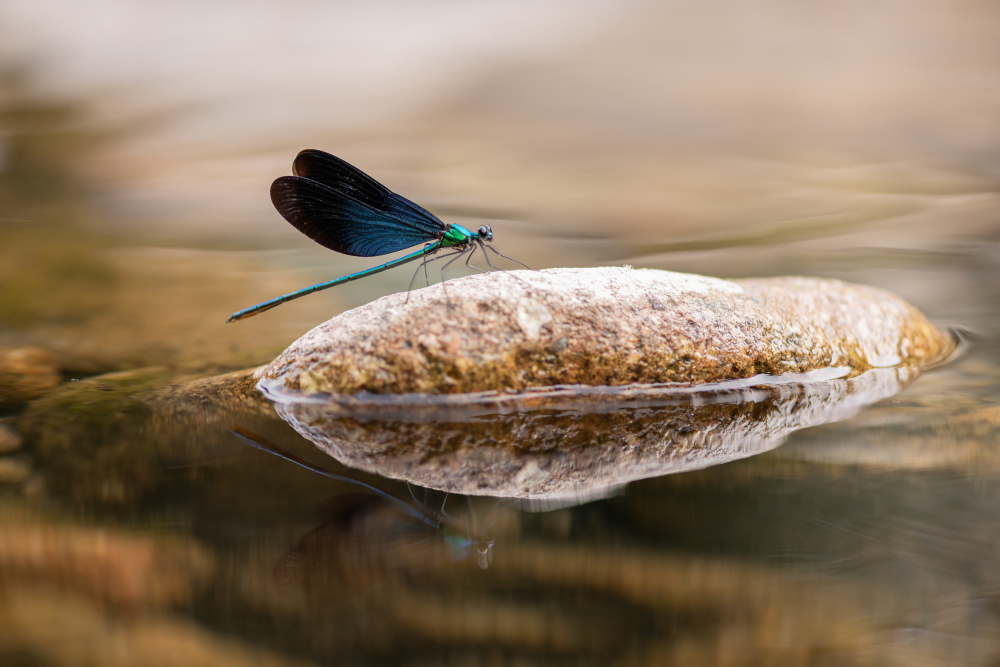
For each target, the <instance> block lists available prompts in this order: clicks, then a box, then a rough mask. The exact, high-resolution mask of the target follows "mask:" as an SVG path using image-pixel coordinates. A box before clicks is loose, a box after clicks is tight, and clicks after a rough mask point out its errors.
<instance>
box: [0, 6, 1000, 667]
mask: <svg viewBox="0 0 1000 667" xmlns="http://www.w3.org/2000/svg"><path fill="white" fill-rule="evenodd" d="M410 4H411V3H400V2H383V3H375V5H373V6H372V7H371V8H367V9H364V8H361V7H351V6H349V5H348V4H346V3H319V2H308V1H306V0H303V1H301V2H297V3H295V4H294V8H295V12H291V11H290V10H287V9H278V7H279V6H278V5H275V6H274V7H272V6H270V5H268V4H266V3H251V4H250V5H246V4H244V3H240V4H235V3H230V2H226V1H225V0H216V1H215V2H211V3H199V4H198V5H197V6H195V5H192V6H191V7H187V6H186V5H183V4H181V5H178V6H177V8H176V9H172V10H169V11H167V10H165V9H164V8H156V7H153V6H152V5H149V6H144V5H142V4H141V3H140V4H134V3H119V2H115V1H114V0H102V2H99V3H97V5H96V6H94V7H92V9H91V10H90V11H88V13H87V14H86V15H80V16H76V15H75V14H74V12H73V10H72V7H71V6H70V5H69V4H65V3H60V2H57V1H56V0H49V1H47V2H31V3H27V2H25V3H20V2H10V3H6V4H5V5H3V6H0V45H2V46H0V353H5V354H6V352H7V351H9V350H22V351H23V350H24V348H29V347H30V348H37V349H38V350H40V352H38V353H37V354H39V355H41V356H37V357H32V358H33V359H34V361H31V362H30V363H29V366H30V367H31V368H32V369H33V370H36V371H38V372H39V376H38V377H42V378H43V379H42V380H40V383H41V387H42V389H39V390H38V391H37V392H36V391H35V390H34V389H33V388H32V387H26V386H19V387H18V388H16V389H15V391H14V392H13V393H11V392H10V391H7V390H5V389H4V388H3V387H0V449H3V450H4V451H3V452H2V453H0V662H2V663H3V664H5V665H81V664H91V665H132V664H135V665H157V664H162V665H173V664H177V665H180V664H184V665H201V664H204V665H215V664H231V665H244V664H245V665H286V664H287V665H292V664H296V665H299V664H301V665H309V664H314V665H318V664H359V665H360V664H364V665H369V664H385V665H391V664H414V665H420V664H427V665H437V664H460V665H465V664H471V665H479V664H567V665H570V664H572V665H576V664H594V665H605V664H686V665H688V664H690V665H700V664H704V665H716V664H725V665H761V664H780V665H799V664H801V665H841V664H871V665H886V664H899V665H925V664H926V665H952V664H969V665H979V664H982V665H993V664H997V662H998V661H1000V630H998V628H1000V524H998V522H997V520H996V508H997V506H998V503H1000V448H998V445H997V443H998V442H1000V437H998V436H1000V348H998V345H997V343H996V341H997V334H998V332H1000V296H998V295H1000V194H998V189H997V183H998V177H1000V152H998V148H1000V134H998V131H997V126H996V123H995V119H996V118H997V117H998V112H1000V108H998V106H1000V104H998V101H997V100H998V97H997V95H996V91H997V90H1000V68H998V67H997V63H1000V53H998V51H1000V47H998V46H997V45H998V44H1000V39H997V38H996V37H997V35H996V34H995V33H996V32H997V30H996V28H995V26H997V25H1000V23H998V22H997V19H998V18H1000V17H998V15H997V10H996V9H995V8H994V7H993V6H992V5H990V4H988V3H977V2H966V3H955V4H949V5H948V7H943V6H941V5H939V4H938V3H933V2H917V3H913V2H906V3H889V4H887V5H884V6H880V7H879V8H871V7H869V6H867V4H865V3H847V4H841V5H838V6H832V5H831V6H829V7H815V8H808V9H806V8H802V7H799V6H798V4H796V3H785V2H779V1H777V0H774V1H771V2H767V3H764V4H763V5H761V7H759V8H755V9H754V10H753V11H751V10H750V9H749V8H743V5H742V4H741V3H733V2H724V1H722V0H720V1H718V2H712V3H705V4H703V5H699V7H698V8H690V7H685V6H683V5H681V4H674V3H662V4H657V5H655V6H653V5H647V4H645V3H601V2H589V3H584V4H582V5H580V4H579V3H562V2H551V3H544V7H542V8H540V9H539V8H536V3H524V4H523V5H522V4H519V3H490V2H487V3H477V7H476V8H475V9H468V8H465V5H464V4H462V3H450V2H432V3H425V4H423V5H420V8H419V10H418V9H413V8H410ZM281 7H285V5H281ZM900 13H905V14H906V16H907V17H909V18H908V20H907V21H906V22H901V21H899V20H898V17H899V15H900ZM375 34H377V35H379V36H380V38H381V45H382V46H381V47H380V42H379V41H376V40H372V39H366V38H365V37H366V36H369V35H375ZM123 54H128V55H127V57H125V56H123ZM306 147H317V148H322V149H325V150H328V151H331V152H333V153H336V154H338V155H340V156H342V157H344V158H345V159H348V160H349V161H351V162H353V163H355V164H358V165H359V166H360V167H361V168H363V169H365V170H366V171H368V172H369V173H372V174H373V175H374V176H376V177H377V178H379V179H380V180H382V181H383V182H386V183H387V184H388V185H389V186H390V187H393V188H394V189H396V190H397V191H400V192H401V193H403V194H404V195H406V196H408V197H410V198H412V199H414V200H416V201H418V202H420V203H422V204H424V205H426V206H427V207H428V208H430V209H431V210H432V211H434V212H435V213H437V214H439V215H440V216H441V217H442V218H444V219H445V220H447V221H453V222H459V223H460V224H463V225H465V226H467V227H471V228H475V227H476V226H478V225H479V224H491V225H492V226H493V229H494V232H495V234H496V243H495V245H496V246H497V248H498V249H500V250H502V251H503V252H505V253H507V254H510V255H512V256H514V257H517V258H518V259H520V260H522V261H524V262H526V263H527V264H529V265H531V266H533V267H535V268H544V267H549V266H593V265H602V264H626V263H627V264H632V265H634V266H642V267H651V268H662V269H670V270H678V271H690V272H695V273H701V274H707V275H716V276H722V277H741V276H768V275H783V274H804V275H817V276H825V277H836V278H841V279H845V280H850V281H855V282H861V283H866V284H871V285H876V286H879V287H883V288H886V289H889V290H891V291H894V292H896V293H898V294H900V295H901V296H903V297H904V298H906V299H908V300H909V301H911V302H912V303H913V304H914V305H916V306H917V307H918V308H920V309H921V310H922V311H923V312H924V313H926V314H927V315H928V317H930V318H931V319H932V320H933V321H935V322H937V323H939V324H940V325H942V326H947V327H956V328H957V329H958V330H960V331H961V332H962V336H963V339H964V344H963V350H962V352H961V353H960V354H958V355H956V357H954V358H953V359H951V360H950V361H949V362H948V363H946V364H944V365H942V366H940V367H937V368H934V369H929V370H927V371H926V372H924V373H922V374H920V375H919V376H912V375H910V374H896V373H894V372H890V373H888V374H885V373H883V374H880V375H877V376H876V375H870V376H867V377H863V378H859V379H854V380H851V381H846V380H843V379H834V380H815V381H811V382H805V383H802V382H799V383H793V384H791V385H788V386H786V387H785V388H784V389H783V390H778V389H774V388H770V389H768V388H764V389H760V388H758V389H755V390H753V391H748V390H745V389H740V390H736V389H733V390H725V391H718V392H715V393H713V394H711V395H710V396H708V397H705V396H701V397H699V400H697V401H695V400H692V399H691V397H677V396H659V397H656V398H655V399H644V400H643V401H638V402H637V401H635V400H624V401H617V402H616V401H611V400H608V401H603V402H599V404H595V403H593V402H587V401H576V400H557V401H552V402H550V403H546V404H544V405H541V406H532V407H531V408H530V409H529V408H527V407H525V406H520V407H518V406H510V405H505V406H496V405H492V406H491V405H486V406H482V405H481V406H477V407H476V408H475V409H474V410H465V411H463V410H437V411H435V410H425V409H421V410H417V409H406V410H399V409H387V408H385V407H384V406H382V407H375V408H366V409H365V410H364V411H360V412H358V411H355V412H353V413H351V412H348V413H344V411H343V410H337V409H330V408H329V407H328V406H327V407H326V408H324V407H323V406H295V405H287V404H277V405H276V404H272V403H271V402H270V401H268V400H267V399H266V398H265V397H264V396H263V395H262V394H260V393H259V392H257V391H255V390H253V388H252V387H251V386H249V385H247V384H246V383H244V382H242V380H241V378H243V377H244V375H243V374H242V371H244V370H245V369H248V368H252V367H255V366H257V365H259V364H261V363H264V362H266V361H268V360H269V359H271V358H273V357H274V356H275V355H276V354H277V353H278V352H280V351H281V350H282V349H283V348H284V347H285V346H287V345H288V344H290V343H291V342H292V341H293V340H295V338H297V337H298V336H299V335H301V334H302V333H304V332H305V331H307V330H308V329H309V328H311V327H312V326H314V325H316V324H318V323H320V322H322V321H324V320H325V319H327V318H329V317H331V316H332V315H334V314H336V313H338V312H342V311H343V310H346V309H348V308H351V307H354V306H356V305H359V304H362V303H365V302H367V301H370V300H371V299H373V298H377V297H378V296H380V295H382V294H386V293H389V292H393V291H399V290H401V289H405V287H406V284H407V282H408V281H409V279H410V273H409V272H408V271H407V270H406V269H400V270H399V271H393V272H388V273H386V274H382V275H380V276H377V277H374V278H371V279H369V280H365V281H362V282H360V283H357V284H352V285H347V286H344V287H343V288H338V289H337V290H331V291H329V292H326V293H323V294H319V295H314V296H311V297H308V298H306V299H302V300H300V301H297V302H295V303H291V304H288V305H286V306H282V308H281V309H279V310H275V311H272V312H270V313H266V314H262V315H261V316H259V317H256V318H253V319H252V320H248V321H246V322H241V323H238V324H235V325H228V326H227V325H225V324H223V323H224V321H225V319H226V317H227V316H228V315H229V314H230V313H231V312H233V311H234V310H237V309H239V308H242V307H245V306H249V305H252V304H253V303H257V302H259V301H262V300H264V299H267V298H270V297H273V296H276V295H279V294H282V293H284V292H287V291H291V290H293V289H296V288H299V287H303V286H306V285H308V284H311V283H312V282H318V281H319V280H323V279H329V278H333V277H336V276H339V275H342V274H344V273H347V272H349V271H352V270H357V269H360V268H364V267H366V266H368V265H369V264H367V263H366V262H365V260H356V259H351V258H345V257H341V256H336V255H334V254H333V253H330V252H328V251H325V250H323V249H322V248H318V247H316V246H314V245H312V244H311V243H310V242H309V241H308V239H305V238H304V237H300V236H299V235H298V234H297V233H296V232H295V231H294V230H292V229H291V228H290V227H289V226H288V225H287V224H286V223H285V222H283V221H282V220H281V219H280V218H279V217H278V215H277V214H276V213H275V212H274V211H273V209H272V207H271V205H270V202H269V201H268V198H267V190H268V186H269V184H270V181H271V180H272V179H273V178H275V177H277V176H280V175H282V174H285V173H288V170H289V166H290V164H291V159H292V158H293V157H294V155H295V153H296V152H297V151H298V150H299V149H301V148H306ZM456 275H457V274H456ZM3 358H4V359H5V360H6V361H4V362H2V363H4V364H7V365H8V367H13V366H12V365H13V364H14V363H15V362H13V361H10V360H11V359H12V358H13V357H10V356H6V357H3ZM17 363H21V362H17ZM45 369H48V371H49V373H50V375H49V376H48V379H45V378H44V377H43V376H44V373H43V372H42V371H44V370H45ZM3 372H4V368H3V367H0V379H2V377H3ZM53 373H54V375H53ZM52 385H55V386H52ZM46 387H47V388H46ZM4 391H7V393H4ZM36 395H38V396H39V397H37V398H36V397H35V396H36ZM321 427H322V428H321ZM303 433H305V434H307V435H309V438H308V439H307V438H305V437H303V435H302V434H303ZM709 433H711V435H709ZM282 457H285V458H282ZM289 459H294V460H289ZM295 460H298V461H299V462H300V463H306V464H308V465H310V466H312V467H313V468H319V469H321V471H320V472H317V471H316V470H309V469H306V468H304V467H302V466H301V465H296V463H295ZM526 462H527V463H526ZM512 469H517V470H519V471H520V473H519V474H518V475H511V474H509V471H510V470H512ZM529 487H530V488H532V489H535V492H533V493H522V494H521V495H522V496H531V497H520V498H514V497H511V496H513V495H517V494H516V493H514V491H512V489H517V488H521V489H522V490H523V489H524V488H529ZM441 489H448V490H449V493H444V492H442V491H441ZM497 496H500V497H497Z"/></svg>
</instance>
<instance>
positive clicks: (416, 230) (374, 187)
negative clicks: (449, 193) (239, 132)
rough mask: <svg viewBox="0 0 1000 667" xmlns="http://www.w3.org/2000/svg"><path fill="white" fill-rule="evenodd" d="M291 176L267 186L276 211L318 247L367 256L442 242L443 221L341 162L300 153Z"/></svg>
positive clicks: (313, 153)
mask: <svg viewBox="0 0 1000 667" xmlns="http://www.w3.org/2000/svg"><path fill="white" fill-rule="evenodd" d="M293 171H294V172H295V176H283V177H281V178H279V179H278V180H276V181H275V182H274V184H273V185H272V186H271V201H272V202H274V207H275V208H276V209H278V212H279V213H281V215H282V216H283V217H284V218H285V219H286V220H288V222H290V223H291V224H292V225H293V226H294V227H295V228H296V229H298V230H299V231H300V232H302V233H303V234H305V235H306V236H308V237H309V238H311V239H312V240H314V241H316V242H317V243H319V244H321V245H323V246H326V247H327V248H330V249H331V250H336V251H337V252H342V253H345V254H348V255H356V256H360V257H371V256H374V255H385V254H387V253H390V252H395V251H397V250H402V249H404V248H410V247H412V246H415V245H418V244H420V243H427V242H429V241H434V240H436V239H438V238H440V236H441V234H442V233H443V232H444V230H445V225H444V223H443V222H441V221H440V220H438V219H437V218H436V217H435V216H434V215H433V214H431V213H429V212H428V211H426V210H425V209H423V208H422V207H420V206H418V205H417V204H414V203H413V202H411V201H410V200H408V199H406V198H404V197H401V196H399V195H397V194H395V193H394V192H392V191H390V190H389V189H388V188H386V187H385V186H383V185H382V184H380V183H379V182H377V181H376V180H374V179H373V178H371V177H370V176H368V175H367V174H365V173H363V172H361V171H360V170H358V169H356V168H355V167H352V166H351V165H349V164H347V163H346V162H344V161H343V160H341V159H339V158H337V157H334V156H333V155H330V154H329V153H324V152H322V151H317V150H306V151H302V152H301V153H299V155H298V157H296V158H295V163H294V165H293Z"/></svg>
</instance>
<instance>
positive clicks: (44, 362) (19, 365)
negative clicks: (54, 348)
mask: <svg viewBox="0 0 1000 667" xmlns="http://www.w3.org/2000/svg"><path fill="white" fill-rule="evenodd" d="M61 381H62V377H61V376H60V375H59V368H58V367H57V366H56V362H55V360H54V359H53V358H52V355H50V354H49V353H48V352H46V351H45V350H43V349H41V348H39V347H15V348H0V407H15V406H19V405H23V404H25V403H27V402H28V401H32V400H34V399H36V398H38V397H40V396H43V395H45V393H46V392H48V390H50V389H52V388H53V387H55V386H56V385H58V384H59V383H60V382H61Z"/></svg>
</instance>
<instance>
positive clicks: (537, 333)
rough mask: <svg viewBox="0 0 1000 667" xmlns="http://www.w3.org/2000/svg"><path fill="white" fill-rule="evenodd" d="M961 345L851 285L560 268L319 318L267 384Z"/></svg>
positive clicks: (341, 386) (389, 384)
mask: <svg viewBox="0 0 1000 667" xmlns="http://www.w3.org/2000/svg"><path fill="white" fill-rule="evenodd" d="M953 345H954V344H953V341H952V339H951V337H950V336H949V335H948V334H947V333H945V332H943V331H941V330H939V329H938V328H936V327H935V326H934V325H932V324H931V323H930V322H928V321H927V319H926V318H925V317H924V316H923V315H922V314H921V313H920V312H919V311H917V310H916V309H915V308H913V306H911V305H909V304H908V303H906V302H905V301H903V300H902V299H900V298H899V297H897V296H895V295H893V294H890V293H889V292H886V291H884V290H881V289H877V288H874V287H867V286H863V285H853V284H849V283H845V282H841V281H838V280H825V279H819V278H797V277H789V278H770V279H751V280H736V281H728V280H720V279H717V278H707V277H702V276H696V275H690V274H681V273H673V272H668V271H657V270H651V269H643V270H635V269H631V268H629V267H603V268H591V269H549V270H545V271H512V272H507V273H490V274H481V275H473V276H467V277H465V278H460V279H457V280H451V281H448V282H447V283H443V284H440V285H434V286H432V287H428V288H425V289H421V290H416V291H413V292H410V293H409V294H404V293H400V294H392V295H389V296H386V297H382V298H381V299H378V300H376V301H373V302H372V303H369V304H367V305H364V306H361V307H360V308H356V309H354V310H351V311H348V312H346V313H343V314H341V315H338V316H337V317H334V318H333V319H331V320H329V321H327V322H325V323H324V324H321V325H320V326H318V327H316V328H314V329H313V330H312V331H310V332H309V333H307V334H305V335H304V336H302V337H301V338H300V339H299V340H298V341H296V342H295V343H293V344H292V345H291V346H290V347H289V348H288V349H287V350H285V351H284V352H283V353H282V354H281V355H280V356H279V357H278V358H277V359H276V360H274V361H273V362H272V363H271V364H269V365H268V366H266V367H265V368H263V369H262V370H261V371H259V372H258V378H260V379H261V380H262V381H263V383H264V384H266V385H267V386H268V387H269V388H271V389H273V390H279V391H283V390H287V391H291V392H301V393H306V394H312V393H331V394H355V393H358V392H370V393H378V394H396V393H426V394H456V393H465V392H483V391H510V390H514V391H519V390H523V389H526V388H530V387H551V386H556V385H587V386H620V385H627V384H651V383H663V382H679V383H703V382H715V381H720V380H727V379H736V378H749V377H753V376H756V375H761V374H768V375H782V374H785V373H804V372H809V371H813V370H817V369H822V368H831V367H840V368H846V369H847V371H848V373H849V374H850V375H857V374H859V373H863V372H865V371H867V370H869V369H871V368H879V367H889V366H916V367H919V366H923V365H926V364H928V363H931V362H933V361H935V360H938V359H940V358H941V357H943V356H944V355H946V354H947V353H948V352H949V351H950V350H951V349H952V348H953Z"/></svg>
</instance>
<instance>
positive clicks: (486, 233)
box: [477, 225, 493, 241]
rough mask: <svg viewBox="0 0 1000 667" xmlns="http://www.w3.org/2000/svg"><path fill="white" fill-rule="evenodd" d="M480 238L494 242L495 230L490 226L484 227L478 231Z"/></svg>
mask: <svg viewBox="0 0 1000 667" xmlns="http://www.w3.org/2000/svg"><path fill="white" fill-rule="evenodd" d="M477 231H478V233H479V238H481V239H486V240H487V241H492V240H493V229H492V228H490V226H489V225H483V226H482V227H480V228H479V229H478V230H477Z"/></svg>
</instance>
